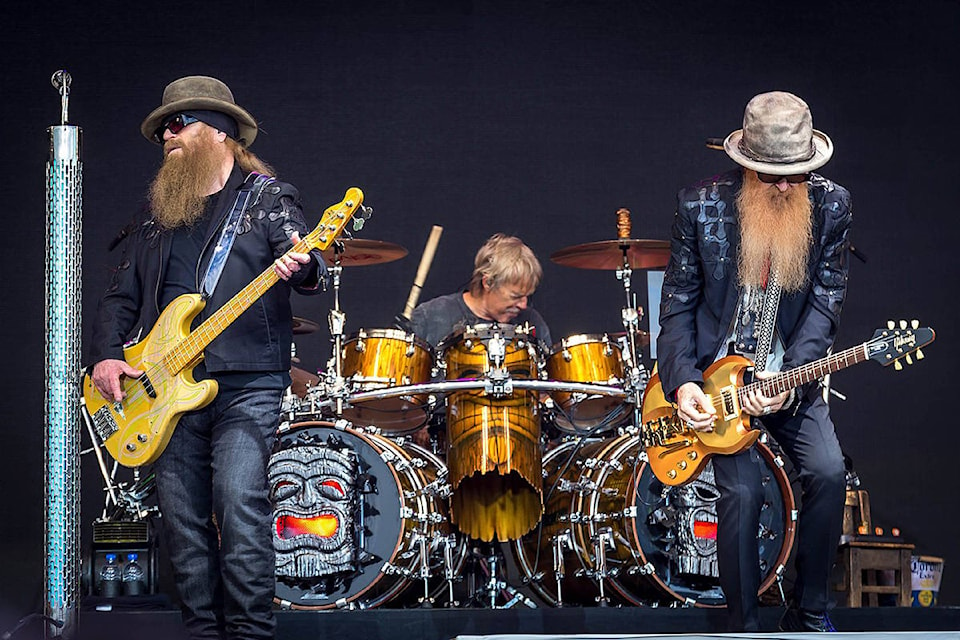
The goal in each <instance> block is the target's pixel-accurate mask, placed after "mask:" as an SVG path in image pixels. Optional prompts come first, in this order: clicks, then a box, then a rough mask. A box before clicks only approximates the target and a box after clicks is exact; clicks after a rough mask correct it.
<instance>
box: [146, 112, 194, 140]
mask: <svg viewBox="0 0 960 640" xmlns="http://www.w3.org/2000/svg"><path fill="white" fill-rule="evenodd" d="M194 122H200V118H194V117H193V116H188V115H187V114H185V113H178V114H177V115H175V116H173V117H172V118H169V119H168V120H167V121H166V122H164V123H163V124H161V125H160V126H159V127H157V130H156V131H154V132H153V140H154V142H160V143H163V132H164V131H166V130H167V129H170V133H172V134H173V135H177V134H178V133H180V132H181V131H183V128H184V127H186V126H187V125H189V124H193V123H194Z"/></svg>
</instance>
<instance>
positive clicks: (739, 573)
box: [713, 391, 846, 631]
mask: <svg viewBox="0 0 960 640" xmlns="http://www.w3.org/2000/svg"><path fill="white" fill-rule="evenodd" d="M811 397H812V398H813V400H812V402H811V401H810V398H811ZM763 424H764V426H765V427H766V428H767V430H768V431H769V432H770V434H771V435H772V436H773V437H774V439H776V441H777V442H778V443H779V444H780V446H781V447H782V448H783V451H784V453H786V454H787V456H789V458H790V461H791V462H793V465H794V468H795V469H796V470H797V471H798V472H799V478H800V485H801V488H802V497H801V504H802V510H801V512H800V521H799V523H798V527H797V538H796V554H795V558H796V569H797V581H796V584H795V585H794V592H793V600H794V602H795V603H796V604H797V606H799V607H801V608H803V609H808V610H810V611H817V612H822V611H825V610H826V609H827V605H828V603H829V601H830V572H831V569H832V567H833V562H834V559H835V557H836V553H837V544H838V543H839V542H840V533H841V531H842V528H843V503H844V500H845V496H846V477H845V472H844V466H843V453H842V452H841V450H840V443H839V441H838V440H837V435H836V432H835V431H834V427H833V421H832V420H831V419H830V412H829V408H828V406H827V404H826V403H825V402H824V401H823V399H822V398H821V397H820V395H819V394H818V393H816V391H812V392H810V394H808V396H807V399H805V400H804V402H803V404H801V406H800V409H799V411H798V412H797V414H796V415H792V412H791V411H789V410H788V411H782V412H778V413H776V414H773V415H771V416H767V417H764V419H763ZM713 469H714V473H715V477H716V482H717V488H718V489H719V490H720V500H719V502H718V504H717V516H718V528H717V560H718V563H719V569H720V586H721V587H722V588H723V592H724V594H725V595H726V599H727V610H728V611H727V613H728V618H727V619H728V625H729V629H728V630H729V631H757V630H758V624H759V614H758V611H757V607H758V601H757V591H758V590H759V589H760V566H759V563H758V561H757V559H758V557H759V551H758V542H757V531H758V528H759V520H760V509H761V508H762V507H763V492H762V489H761V485H760V482H761V472H760V467H759V466H757V465H756V464H754V463H753V462H752V461H751V460H750V451H745V452H742V453H739V454H737V455H734V456H714V458H713Z"/></svg>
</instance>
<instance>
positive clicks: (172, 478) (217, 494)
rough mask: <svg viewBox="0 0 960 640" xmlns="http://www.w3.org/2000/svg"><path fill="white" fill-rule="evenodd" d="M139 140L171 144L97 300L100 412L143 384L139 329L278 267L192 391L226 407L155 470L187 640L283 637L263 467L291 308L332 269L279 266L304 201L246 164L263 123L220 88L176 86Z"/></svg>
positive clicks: (191, 83)
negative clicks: (127, 384)
mask: <svg viewBox="0 0 960 640" xmlns="http://www.w3.org/2000/svg"><path fill="white" fill-rule="evenodd" d="M140 130H141V132H142V133H143V135H144V137H146V138H147V139H148V140H150V141H152V142H155V143H157V144H160V145H162V149H163V155H164V158H163V164H162V166H161V167H160V170H159V172H158V174H157V176H156V178H155V179H154V181H153V184H152V185H151V187H150V216H149V218H148V219H147V220H145V221H143V222H142V224H140V225H139V226H138V227H137V228H136V230H135V231H134V232H132V233H131V235H130V238H129V242H128V243H127V245H126V247H125V252H124V256H123V258H122V260H121V262H120V264H119V267H118V268H117V270H116V272H115V274H114V277H113V279H112V281H111V283H110V285H109V287H108V289H107V291H106V293H105V295H104V296H103V298H102V299H101V301H100V305H99V308H98V312H97V317H96V322H95V324H94V329H93V347H92V353H91V360H92V362H94V363H95V365H94V367H93V370H92V375H91V378H92V381H93V384H94V385H95V386H96V388H97V390H99V392H100V394H102V395H103V397H104V398H107V399H110V400H112V401H120V400H121V399H122V397H123V391H122V388H121V379H122V378H123V377H124V376H130V377H137V376H140V375H141V373H143V372H142V371H139V370H137V369H135V368H133V367H132V366H130V365H129V364H127V362H125V361H124V359H123V345H124V343H125V342H126V341H127V340H129V339H130V338H131V337H132V336H135V335H136V334H137V332H138V330H139V331H140V332H141V334H142V335H145V334H146V333H147V331H149V330H150V329H151V327H153V326H154V324H155V323H156V322H157V320H158V317H159V316H160V312H161V310H163V309H164V308H165V307H166V306H167V305H168V304H169V303H170V302H171V301H172V300H174V298H176V297H177V296H179V295H181V294H184V293H194V294H195V293H203V294H204V296H205V297H206V298H207V301H206V306H205V307H204V309H203V311H202V312H201V313H200V315H199V316H198V318H197V319H196V320H195V322H194V326H196V324H198V323H199V322H200V321H202V320H204V319H205V318H207V317H209V316H210V314H212V313H213V312H215V311H216V310H217V309H219V308H220V307H221V306H223V305H224V303H226V302H227V301H228V300H230V298H231V297H232V296H233V295H234V294H236V293H237V292H238V291H239V290H241V289H242V288H243V287H244V286H245V285H247V284H248V283H249V282H251V281H252V280H254V279H255V278H256V277H257V276H258V275H259V274H260V273H261V272H263V271H265V270H267V269H268V268H269V267H270V265H271V264H273V268H274V270H275V272H276V274H277V275H278V276H279V278H280V279H281V280H284V281H286V282H280V283H278V284H277V286H274V287H272V288H271V289H269V290H268V291H267V292H266V293H265V294H264V295H263V296H262V297H260V298H259V300H257V302H256V303H255V304H254V305H253V306H252V307H251V308H249V309H247V310H246V311H245V312H243V314H242V315H241V316H240V317H239V318H237V320H236V321H235V322H234V323H233V324H231V325H230V326H229V327H227V328H226V330H224V331H223V333H222V334H220V335H219V336H218V337H217V338H216V339H214V340H213V341H212V342H211V343H210V344H209V346H208V347H207V348H206V349H205V351H204V353H203V359H202V360H201V361H200V364H199V366H197V367H196V369H194V377H195V378H196V379H197V380H201V379H213V380H215V381H216V382H217V383H218V385H219V392H218V393H217V394H216V396H215V397H214V398H213V400H212V402H210V403H209V404H207V405H206V406H204V407H203V408H201V409H197V410H194V411H190V412H187V413H185V414H184V415H183V416H182V417H181V419H180V421H179V424H178V425H177V427H176V429H175V430H174V431H173V434H172V436H171V437H170V440H169V443H168V444H167V446H166V448H165V449H164V450H163V452H162V454H160V457H159V458H157V460H156V462H155V463H154V471H155V473H156V483H157V493H158V497H159V501H160V508H161V511H162V513H163V518H162V521H163V540H164V543H165V545H166V547H167V550H168V551H169V555H170V558H171V561H172V564H173V570H174V578H175V581H176V584H177V589H178V591H179V595H180V599H181V602H182V609H183V618H184V624H185V626H186V628H187V631H188V633H189V634H190V637H192V638H241V637H242V638H273V637H274V629H275V624H276V623H275V619H274V615H273V613H272V610H271V609H272V599H273V596H274V593H275V589H274V581H275V569H274V562H275V560H274V550H273V542H272V537H271V524H272V518H273V509H272V507H271V503H270V496H269V491H268V486H267V471H266V467H267V462H268V460H269V457H270V452H271V449H272V446H273V441H274V437H275V432H276V428H277V425H278V423H279V408H280V399H281V396H282V394H283V391H284V389H285V388H286V387H287V386H288V385H289V384H290V376H289V370H290V344H291V340H292V331H293V328H292V312H291V308H290V301H289V296H290V290H291V289H295V290H297V291H298V292H301V293H316V292H317V291H319V290H320V286H319V285H320V284H321V280H322V279H324V278H325V277H326V267H325V265H324V264H323V260H322V257H321V256H320V253H319V252H311V253H297V252H291V253H287V254H286V255H284V254H285V252H287V251H288V250H289V249H290V248H291V247H292V246H293V245H294V244H296V243H297V242H299V236H300V234H304V233H305V232H306V231H307V227H306V224H305V222H304V219H303V214H302V211H301V205H300V199H299V194H298V192H297V190H296V189H295V188H294V187H293V186H291V185H289V184H286V183H284V182H279V181H277V180H275V179H273V178H271V177H270V176H272V174H273V172H272V170H271V169H270V168H269V167H268V166H267V165H265V164H264V163H263V162H262V161H260V160H259V159H258V158H257V157H256V156H255V155H253V154H252V153H251V152H250V151H248V150H247V147H249V145H250V144H251V143H252V142H253V140H254V138H255V137H256V135H257V123H256V121H255V120H254V119H253V117H252V116H251V115H250V114H249V113H248V112H247V111H246V110H244V109H242V108H241V107H239V106H237V104H236V103H235V102H234V98H233V94H232V93H231V92H230V89H229V88H228V87H227V85H225V84H224V83H223V82H221V81H220V80H217V79H215V78H210V77H206V76H189V77H185V78H181V79H179V80H176V81H174V82H172V83H170V84H169V85H168V86H167V87H166V89H165V90H164V92H163V98H162V103H161V106H160V107H158V108H157V109H155V110H154V111H153V112H152V113H151V114H150V115H149V116H147V118H146V119H145V120H144V121H143V124H142V125H141V127H140ZM225 223H227V224H225ZM225 228H226V231H225V230H224V229H225ZM231 231H233V233H231ZM217 246H219V247H226V248H225V249H219V250H216V251H215V247H217ZM214 254H218V255H221V254H222V255H226V256H227V259H226V260H225V261H219V260H212V259H211V257H212V256H213V255H214ZM211 262H213V266H211ZM218 262H219V265H218V264H217V263H218ZM214 518H215V520H214Z"/></svg>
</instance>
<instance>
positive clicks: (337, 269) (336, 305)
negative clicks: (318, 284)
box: [325, 241, 347, 415]
mask: <svg viewBox="0 0 960 640" xmlns="http://www.w3.org/2000/svg"><path fill="white" fill-rule="evenodd" d="M343 251H344V247H343V243H342V242H340V241H337V242H334V243H333V256H334V258H333V265H331V266H330V267H329V268H328V271H329V272H330V279H331V281H332V282H333V308H332V309H330V313H329V314H328V316H327V324H328V325H329V328H330V335H331V337H332V342H333V355H332V356H331V358H330V362H329V363H328V364H327V374H326V380H325V383H326V386H327V392H328V393H329V394H330V395H331V396H333V397H334V398H335V401H336V412H337V415H340V414H341V413H343V398H344V397H345V395H346V384H345V382H344V379H343V363H342V362H341V357H340V352H341V351H342V350H343V328H344V326H345V325H346V323H347V314H346V313H344V311H343V310H342V309H341V308H340V274H341V273H342V272H343V266H342V265H341V264H340V256H341V254H342V253H343ZM331 370H332V373H331Z"/></svg>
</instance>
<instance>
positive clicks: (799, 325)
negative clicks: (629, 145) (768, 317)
mask: <svg viewBox="0 0 960 640" xmlns="http://www.w3.org/2000/svg"><path fill="white" fill-rule="evenodd" d="M742 180H743V172H742V170H740V169H735V170H733V171H730V172H728V173H725V174H723V175H720V176H718V177H716V178H714V179H712V180H706V181H704V182H702V183H700V184H698V185H695V186H693V187H689V188H687V189H683V190H681V191H680V193H679V194H678V195H677V213H676V218H675V219H674V225H673V232H672V240H671V244H670V263H669V264H668V265H667V271H666V273H665V274H664V280H663V292H662V297H661V300H660V327H661V329H660V336H659V338H658V339H657V369H658V371H659V373H660V378H661V381H662V384H663V391H664V393H665V395H666V397H667V398H669V399H671V400H672V399H674V398H675V394H676V391H677V389H678V388H679V387H680V386H681V385H683V384H684V383H686V382H702V381H703V376H702V373H701V372H702V371H704V370H705V369H706V368H707V367H708V366H710V364H712V363H713V361H714V359H715V358H716V356H717V353H718V352H719V351H720V348H721V344H722V342H723V341H724V340H725V339H726V337H727V336H728V335H729V332H730V328H731V326H732V322H733V315H734V313H735V312H736V308H737V303H738V302H739V300H740V288H739V286H738V284H737V256H738V252H739V241H740V229H739V216H738V214H737V210H736V197H737V193H739V191H740V185H741V183H742ZM809 192H810V200H811V203H812V204H813V211H812V215H813V246H812V247H811V248H810V257H809V263H808V264H809V270H808V278H807V284H806V285H805V287H804V288H803V289H802V290H801V291H798V292H795V293H789V294H788V293H784V294H783V297H782V298H781V300H780V310H779V312H778V314H777V330H778V332H779V335H780V337H781V340H782V341H783V343H784V347H785V349H786V351H785V353H784V358H783V370H787V369H792V368H794V367H796V366H799V365H801V364H805V363H808V362H812V361H813V360H816V359H818V358H822V357H824V356H825V355H826V354H827V349H828V348H829V347H830V346H831V345H832V344H833V340H834V338H835V337H836V332H837V326H838V324H839V322H840V310H841V307H842V306H843V300H844V297H845V296H846V291H847V274H848V266H849V265H848V260H849V258H848V255H849V251H848V247H849V244H848V240H847V234H848V232H849V229H850V223H851V219H852V214H851V202H850V192H849V191H847V190H846V189H844V188H843V187H841V186H840V185H838V184H836V183H834V182H831V181H830V180H827V179H826V178H824V177H823V176H820V175H818V174H815V173H812V174H810V182H809Z"/></svg>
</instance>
